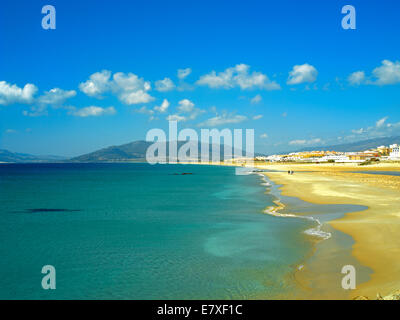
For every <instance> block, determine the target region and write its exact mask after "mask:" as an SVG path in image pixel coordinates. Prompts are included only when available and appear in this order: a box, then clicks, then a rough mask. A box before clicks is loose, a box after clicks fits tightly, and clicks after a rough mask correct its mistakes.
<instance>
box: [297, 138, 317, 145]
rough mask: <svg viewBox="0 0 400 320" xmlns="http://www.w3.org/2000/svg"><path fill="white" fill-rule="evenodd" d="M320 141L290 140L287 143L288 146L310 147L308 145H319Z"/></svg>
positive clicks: (315, 139)
mask: <svg viewBox="0 0 400 320" xmlns="http://www.w3.org/2000/svg"><path fill="white" fill-rule="evenodd" d="M321 142H322V140H321V139H320V138H314V139H310V140H292V141H290V142H289V144H290V145H310V144H316V143H321Z"/></svg>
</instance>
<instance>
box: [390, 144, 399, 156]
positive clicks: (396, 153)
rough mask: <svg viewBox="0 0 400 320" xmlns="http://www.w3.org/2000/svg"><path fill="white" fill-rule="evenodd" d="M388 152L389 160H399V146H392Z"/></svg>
mask: <svg viewBox="0 0 400 320" xmlns="http://www.w3.org/2000/svg"><path fill="white" fill-rule="evenodd" d="M390 150H391V151H390V155H389V160H400V153H399V146H398V145H397V144H392V145H391V146H390Z"/></svg>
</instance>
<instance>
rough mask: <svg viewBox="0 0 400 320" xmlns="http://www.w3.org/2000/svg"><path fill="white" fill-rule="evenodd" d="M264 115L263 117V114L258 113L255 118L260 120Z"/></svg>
mask: <svg viewBox="0 0 400 320" xmlns="http://www.w3.org/2000/svg"><path fill="white" fill-rule="evenodd" d="M262 117H263V115H262V114H258V115H256V116H254V117H253V120H259V119H261V118H262Z"/></svg>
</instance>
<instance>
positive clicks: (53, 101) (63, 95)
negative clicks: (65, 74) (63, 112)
mask: <svg viewBox="0 0 400 320" xmlns="http://www.w3.org/2000/svg"><path fill="white" fill-rule="evenodd" d="M75 96H76V91H75V90H69V91H66V90H63V89H60V88H54V89H51V90H50V91H46V92H45V93H44V94H43V95H42V96H40V97H39V98H38V99H37V102H38V103H41V104H46V105H55V106H60V105H62V104H63V103H64V102H65V100H67V99H69V98H72V97H75Z"/></svg>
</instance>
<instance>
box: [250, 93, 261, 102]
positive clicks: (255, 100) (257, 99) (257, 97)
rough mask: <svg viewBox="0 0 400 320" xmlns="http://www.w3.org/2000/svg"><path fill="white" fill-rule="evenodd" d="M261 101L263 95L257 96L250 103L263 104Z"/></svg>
mask: <svg viewBox="0 0 400 320" xmlns="http://www.w3.org/2000/svg"><path fill="white" fill-rule="evenodd" d="M261 100H262V97H261V95H259V94H257V95H256V96H255V97H254V98H252V99H251V100H250V102H251V103H252V104H257V103H259V102H261Z"/></svg>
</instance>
